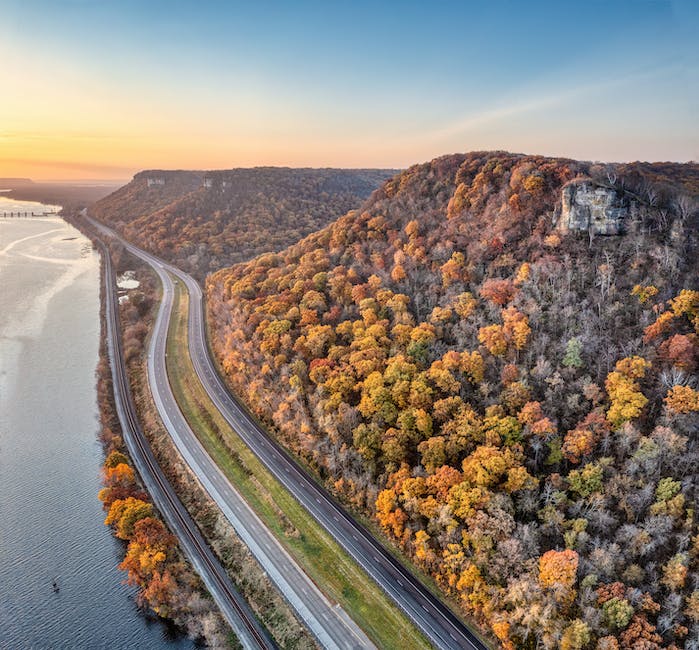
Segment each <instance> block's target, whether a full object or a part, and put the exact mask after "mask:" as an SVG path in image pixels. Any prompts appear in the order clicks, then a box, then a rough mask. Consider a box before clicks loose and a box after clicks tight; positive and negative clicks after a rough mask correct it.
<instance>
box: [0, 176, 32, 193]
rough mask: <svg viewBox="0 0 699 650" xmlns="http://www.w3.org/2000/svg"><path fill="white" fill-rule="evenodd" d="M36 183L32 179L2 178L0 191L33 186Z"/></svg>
mask: <svg viewBox="0 0 699 650" xmlns="http://www.w3.org/2000/svg"><path fill="white" fill-rule="evenodd" d="M33 183H34V181H32V180H31V179H30V178H0V189H3V190H11V189H14V188H15V187H23V186H25V185H32V184H33Z"/></svg>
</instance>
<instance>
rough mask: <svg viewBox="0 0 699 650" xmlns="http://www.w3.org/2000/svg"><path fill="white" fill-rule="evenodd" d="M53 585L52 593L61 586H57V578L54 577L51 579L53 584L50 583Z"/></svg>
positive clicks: (57, 590)
mask: <svg viewBox="0 0 699 650" xmlns="http://www.w3.org/2000/svg"><path fill="white" fill-rule="evenodd" d="M51 586H52V587H53V593H55V594H57V593H58V592H59V591H60V590H61V588H60V587H59V586H58V580H57V579H56V578H54V579H53V584H52V585H51Z"/></svg>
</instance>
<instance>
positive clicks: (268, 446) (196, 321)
mask: <svg viewBox="0 0 699 650" xmlns="http://www.w3.org/2000/svg"><path fill="white" fill-rule="evenodd" d="M93 223H95V224H97V222H93ZM98 225H99V226H100V227H102V228H105V227H104V226H102V225H101V224H98ZM110 232H111V231H110ZM114 236H115V237H117V238H118V239H119V240H120V241H122V243H123V244H124V245H125V246H126V247H127V248H128V249H129V251H131V252H132V253H134V254H136V255H137V256H138V257H140V258H141V259H144V260H145V261H147V262H148V263H149V264H151V265H152V266H153V267H154V268H156V270H158V269H160V270H161V272H163V271H164V270H167V271H168V272H169V273H172V274H173V275H175V276H177V277H178V278H179V279H180V281H181V282H183V283H184V284H185V285H186V287H187V289H188V291H189V295H190V309H189V351H190V355H191V357H192V362H193V364H194V368H195V370H196V372H197V375H198V376H199V379H200V380H201V382H202V384H203V386H204V388H205V389H206V391H207V392H208V393H209V396H210V398H211V400H212V401H213V402H214V404H215V405H216V407H217V408H218V409H219V410H220V411H221V414H222V415H223V416H224V418H225V419H226V420H227V421H228V423H229V424H230V425H231V427H232V428H233V429H234V430H235V431H236V432H237V433H238V435H239V436H240V437H241V438H242V439H243V441H244V442H245V443H246V444H247V445H248V446H249V447H250V449H251V450H252V451H253V452H254V453H255V454H256V456H257V457H258V458H259V459H260V460H261V462H262V463H264V465H265V466H266V467H267V469H268V470H269V471H270V472H271V473H272V474H273V475H274V476H275V477H276V478H277V479H278V480H279V481H280V482H281V483H282V484H283V485H284V486H285V487H286V488H287V489H288V490H289V492H291V493H292V494H293V495H294V497H295V498H296V499H297V500H298V501H299V502H300V503H301V504H302V505H303V506H304V507H305V508H306V509H307V510H308V512H309V513H310V514H311V515H312V516H313V517H314V518H315V519H316V521H318V523H319V524H320V525H321V526H323V528H325V529H326V530H327V531H328V532H329V533H330V534H331V535H332V537H333V538H334V539H335V540H336V541H337V542H338V543H339V544H340V546H342V547H343V548H344V549H345V551H346V552H347V553H349V555H350V556H351V557H353V558H354V559H355V561H356V562H357V563H358V564H359V565H360V566H361V567H362V568H364V570H365V571H366V572H367V574H368V575H369V576H371V578H372V579H373V580H375V581H376V583H377V584H378V585H379V586H380V587H381V588H382V589H383V590H384V591H385V592H386V593H387V594H388V596H389V597H390V598H391V599H392V600H393V601H394V602H395V603H396V605H397V606H398V607H400V609H401V610H402V611H403V612H404V613H405V614H406V615H407V616H408V617H409V618H410V620H411V621H413V623H414V624H415V625H416V626H417V627H418V628H419V629H420V630H421V631H422V632H423V634H425V636H426V637H427V638H428V639H429V640H430V642H431V643H432V644H433V645H434V646H435V647H436V648H439V649H440V650H454V649H455V648H465V649H467V650H487V649H488V646H487V645H486V644H485V643H484V642H483V641H482V640H481V639H480V638H479V637H478V636H477V635H476V634H475V633H474V632H472V631H471V629H469V628H468V627H467V626H466V624H465V623H464V622H463V621H462V620H461V619H460V618H458V617H457V616H456V615H455V614H454V613H453V612H452V611H451V609H449V608H448V607H447V606H446V605H445V604H444V603H442V602H441V601H440V600H439V599H438V598H437V597H436V596H434V595H433V594H432V593H431V592H430V591H429V589H427V587H425V585H423V584H422V583H421V582H420V581H419V580H418V579H417V578H416V577H415V576H414V575H413V574H412V573H411V572H410V571H409V570H408V569H407V568H406V567H405V566H403V564H401V563H400V562H399V561H398V560H397V559H396V558H395V557H394V556H393V555H391V554H390V553H389V552H388V551H387V550H386V549H385V548H384V547H383V546H382V545H381V544H380V543H379V542H378V541H377V540H376V538H374V536H373V535H372V534H371V533H370V532H369V531H368V530H367V529H366V528H365V527H364V526H362V525H361V524H359V523H358V522H357V521H355V520H354V519H353V518H352V517H351V516H350V515H349V514H348V513H347V512H346V511H345V510H344V508H342V506H340V505H339V504H338V503H337V502H336V501H335V500H334V499H333V498H332V497H331V496H330V494H329V493H328V492H327V491H326V490H325V489H323V488H322V487H321V486H319V485H318V484H317V483H316V482H315V480H314V479H313V478H312V477H311V476H310V475H309V474H308V473H307V472H306V471H305V470H303V469H302V468H301V467H300V466H299V465H298V464H297V463H296V462H295V461H294V460H293V459H292V458H291V456H290V455H289V454H288V453H287V452H286V451H285V450H284V449H283V448H282V447H281V446H280V445H279V444H278V443H277V442H276V441H275V440H274V439H273V438H272V437H271V436H269V434H268V433H267V432H266V431H265V429H264V428H263V427H261V426H260V424H259V423H258V422H257V421H256V420H255V419H254V418H253V417H251V416H250V414H249V413H248V412H247V411H246V410H245V408H243V407H242V406H241V404H239V403H238V401H237V400H236V399H235V398H234V397H233V396H232V395H231V393H230V392H229V391H228V389H227V388H226V386H225V384H224V383H223V380H222V379H221V377H220V376H219V374H218V372H217V370H216V367H215V365H214V362H213V361H212V358H211V355H210V351H209V348H208V344H207V341H206V330H205V324H204V323H205V320H204V312H203V295H202V291H201V287H200V286H199V284H198V283H197V282H196V280H194V278H192V277H191V276H190V275H188V274H187V273H185V272H183V271H181V270H180V269H178V268H176V267H174V266H172V265H170V264H167V263H166V262H163V261H162V260H160V259H158V258H157V257H155V256H154V255H151V254H149V253H146V252H145V251H142V250H141V249H139V248H137V247H135V246H133V245H132V244H129V243H128V242H126V241H125V240H123V239H121V237H119V236H118V235H116V234H114ZM169 290H170V291H171V290H172V288H170V289H169ZM164 292H165V290H164ZM164 298H165V296H164ZM170 299H171V297H170Z"/></svg>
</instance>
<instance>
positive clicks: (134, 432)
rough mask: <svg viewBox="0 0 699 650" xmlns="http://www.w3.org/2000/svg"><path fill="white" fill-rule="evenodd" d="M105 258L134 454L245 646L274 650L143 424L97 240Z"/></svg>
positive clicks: (116, 361) (121, 400)
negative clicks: (184, 501)
mask: <svg viewBox="0 0 699 650" xmlns="http://www.w3.org/2000/svg"><path fill="white" fill-rule="evenodd" d="M97 243H98V244H99V246H100V248H101V251H102V259H103V260H104V289H105V307H106V321H107V346H108V352H109V365H110V367H111V371H112V381H113V389H114V401H115V404H116V410H117V415H118V417H119V422H120V424H121V428H122V432H123V434H124V441H125V442H126V446H127V448H128V450H129V454H130V455H131V458H132V460H133V462H134V464H135V466H136V469H137V470H138V473H139V475H140V476H141V478H142V480H143V482H144V484H145V486H146V488H147V490H148V492H149V494H150V495H151V497H152V498H153V501H154V503H155V505H156V506H157V508H158V510H159V511H160V512H161V514H162V515H163V517H164V518H165V520H166V521H167V523H168V525H169V527H170V530H172V531H173V532H174V533H175V534H176V535H177V538H178V540H179V542H180V546H181V548H182V550H183V551H184V553H185V555H186V556H187V558H188V559H189V561H190V562H191V563H192V565H193V566H194V567H195V568H196V570H197V572H198V573H199V575H200V576H201V578H202V580H203V581H204V584H206V586H207V588H208V590H209V592H210V593H211V594H212V596H213V598H214V600H215V601H216V604H217V605H218V607H219V609H220V610H221V612H222V614H223V616H224V617H225V618H226V620H227V621H228V623H229V624H230V626H231V628H232V629H233V630H234V632H235V634H236V636H237V637H238V639H239V640H240V642H241V645H242V646H243V648H245V650H257V649H259V648H262V649H263V650H271V649H273V648H276V647H277V646H276V645H275V644H274V643H273V641H272V640H271V639H270V638H269V637H268V636H267V633H266V632H265V631H264V630H263V628H262V627H261V626H260V624H259V623H258V622H257V620H256V618H255V615H254V614H253V612H252V611H251V610H250V608H249V606H248V604H247V603H246V602H245V600H244V599H243V597H242V596H241V595H240V594H239V593H238V591H237V590H236V588H235V587H234V586H233V583H232V582H231V580H230V578H229V577H228V575H227V573H226V570H225V569H224V568H223V567H222V566H221V564H220V562H219V561H218V560H217V559H216V558H215V557H214V555H213V554H212V552H211V550H210V549H209V547H208V546H207V545H206V543H205V541H204V538H203V537H202V535H201V533H200V532H199V529H198V528H197V526H196V524H195V523H194V521H193V520H192V519H191V517H190V516H189V514H188V512H187V510H186V509H185V507H184V506H183V505H182V503H181V502H180V500H179V498H178V497H177V495H176V494H175V492H174V490H173V489H172V486H171V485H170V483H169V482H168V480H167V478H166V477H165V475H164V473H163V471H162V470H161V468H160V465H159V464H158V462H157V460H156V459H155V456H154V455H153V452H152V450H151V448H150V445H149V443H148V441H147V440H146V437H145V436H144V435H143V431H142V430H141V427H140V425H139V423H138V418H137V416H136V409H135V407H134V404H133V397H132V395H131V388H130V386H129V382H128V378H127V374H126V368H125V366H124V356H123V353H122V341H121V327H120V323H119V315H118V314H119V309H118V298H117V292H116V290H115V286H116V284H115V277H114V270H113V268H112V260H111V257H110V255H109V251H108V250H107V247H106V246H105V245H104V244H103V243H102V242H101V241H99V240H97Z"/></svg>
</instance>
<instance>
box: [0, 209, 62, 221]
mask: <svg viewBox="0 0 699 650" xmlns="http://www.w3.org/2000/svg"><path fill="white" fill-rule="evenodd" d="M57 214H58V212H57V211H51V212H29V211H28V210H26V211H24V212H22V211H21V210H20V211H19V212H2V213H0V216H2V218H3V219H17V218H19V217H55V216H56V215H57Z"/></svg>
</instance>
